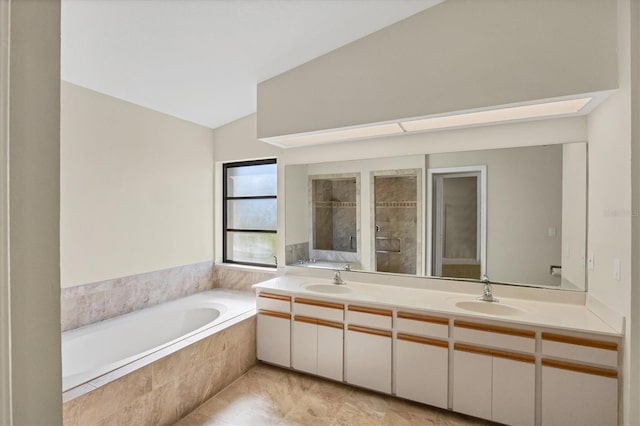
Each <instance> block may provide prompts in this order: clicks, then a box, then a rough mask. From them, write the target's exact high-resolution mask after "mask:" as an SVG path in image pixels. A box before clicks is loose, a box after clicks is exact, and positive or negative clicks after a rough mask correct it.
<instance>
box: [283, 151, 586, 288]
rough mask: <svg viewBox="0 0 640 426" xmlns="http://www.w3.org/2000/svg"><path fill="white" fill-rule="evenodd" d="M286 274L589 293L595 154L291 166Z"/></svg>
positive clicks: (471, 154)
mask: <svg viewBox="0 0 640 426" xmlns="http://www.w3.org/2000/svg"><path fill="white" fill-rule="evenodd" d="M285 177H286V182H285V190H286V211H285V218H286V230H285V235H286V242H285V246H286V247H285V250H286V263H287V265H290V266H298V267H321V268H332V269H351V270H356V271H363V272H370V273H394V274H405V275H417V276H429V277H438V278H446V279H471V280H479V279H480V278H481V276H482V275H484V274H486V275H487V276H488V277H489V278H490V279H491V281H492V282H499V283H506V284H514V285H527V286H540V287H546V288H558V289H564V290H575V291H584V290H585V289H586V283H585V275H586V274H585V256H586V240H587V239H586V229H587V223H586V221H587V214H586V208H587V146H586V143H569V144H563V145H545V146H531V147H520V148H503V149H491V150H481V151H466V152H455V153H438V154H426V155H413V156H405V157H393V158H379V159H369V160H357V161H338V162H331V163H317V164H302V165H288V166H286V169H285Z"/></svg>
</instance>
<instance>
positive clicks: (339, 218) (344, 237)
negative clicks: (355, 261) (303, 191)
mask: <svg viewBox="0 0 640 426" xmlns="http://www.w3.org/2000/svg"><path fill="white" fill-rule="evenodd" d="M313 184H314V188H313V203H314V226H313V232H314V249H316V250H336V251H349V252H355V251H356V249H357V242H356V240H355V237H356V235H357V217H356V180H355V178H354V179H316V180H314V181H313Z"/></svg>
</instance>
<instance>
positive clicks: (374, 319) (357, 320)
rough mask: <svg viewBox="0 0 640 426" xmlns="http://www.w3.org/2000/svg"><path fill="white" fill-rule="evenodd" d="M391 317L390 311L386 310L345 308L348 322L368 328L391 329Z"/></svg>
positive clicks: (364, 307) (363, 307)
mask: <svg viewBox="0 0 640 426" xmlns="http://www.w3.org/2000/svg"><path fill="white" fill-rule="evenodd" d="M391 315H392V313H391V311H390V310H386V309H377V308H368V307H366V306H356V305H349V307H348V308H347V321H348V322H350V323H354V324H361V325H366V326H369V327H380V328H391Z"/></svg>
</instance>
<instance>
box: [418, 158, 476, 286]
mask: <svg viewBox="0 0 640 426" xmlns="http://www.w3.org/2000/svg"><path fill="white" fill-rule="evenodd" d="M452 173H455V174H464V173H479V174H480V181H479V182H478V186H479V188H478V189H479V191H478V209H479V211H480V215H479V217H478V225H479V226H478V229H479V230H480V238H479V239H478V253H479V255H480V256H479V259H478V261H479V262H480V275H484V274H486V273H487V166H486V165H478V166H464V167H446V168H435V169H428V170H427V188H426V190H427V197H426V205H427V238H425V241H426V242H427V244H426V246H427V256H426V262H425V264H426V266H427V276H432V275H433V265H432V263H433V262H432V259H433V241H432V238H431V237H432V234H433V219H434V216H433V195H434V194H433V183H434V175H440V174H452Z"/></svg>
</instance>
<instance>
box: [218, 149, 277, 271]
mask: <svg viewBox="0 0 640 426" xmlns="http://www.w3.org/2000/svg"><path fill="white" fill-rule="evenodd" d="M222 173H223V189H222V193H223V212H222V220H223V224H222V226H223V229H224V232H223V235H224V236H223V245H222V258H223V261H224V262H226V263H240V264H243V265H255V266H270V267H276V266H277V265H276V257H275V256H276V252H277V224H278V215H277V199H276V190H277V174H276V159H275V158H272V159H268V160H255V161H242V162H237V163H227V164H224V165H223V172H222Z"/></svg>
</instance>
